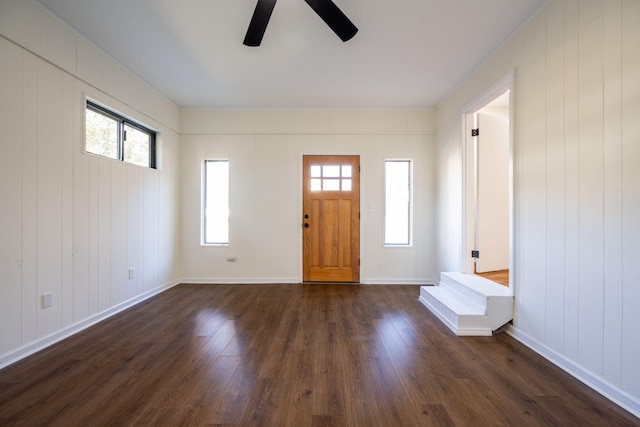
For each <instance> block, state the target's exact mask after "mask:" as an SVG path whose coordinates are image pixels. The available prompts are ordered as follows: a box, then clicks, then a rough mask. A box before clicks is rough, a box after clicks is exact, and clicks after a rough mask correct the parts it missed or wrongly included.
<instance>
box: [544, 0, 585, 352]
mask: <svg viewBox="0 0 640 427" xmlns="http://www.w3.org/2000/svg"><path fill="white" fill-rule="evenodd" d="M576 3H577V2H575V1H574V2H572V3H569V2H568V3H566V5H567V8H566V9H565V31H566V33H567V38H566V40H565V47H564V55H565V56H564V64H565V69H564V74H563V76H564V78H563V80H564V150H565V166H564V167H565V173H564V175H565V197H566V204H565V208H564V215H565V266H564V267H565V268H564V271H565V273H564V350H563V354H565V355H567V357H570V358H572V359H573V360H575V359H577V357H578V330H579V317H578V309H579V305H578V298H576V295H578V294H579V292H580V279H579V277H580V250H581V247H580V162H579V159H580V156H579V149H580V139H579V137H578V136H579V127H578V112H579V109H578V34H577V31H578V30H577V21H578V18H577V15H578V13H577V11H578V8H577V4H576ZM569 34H571V35H569ZM549 327H553V326H552V325H550V326H549Z"/></svg>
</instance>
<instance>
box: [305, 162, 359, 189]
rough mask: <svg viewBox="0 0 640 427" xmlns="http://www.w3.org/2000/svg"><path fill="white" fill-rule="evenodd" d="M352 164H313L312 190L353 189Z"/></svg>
mask: <svg viewBox="0 0 640 427" xmlns="http://www.w3.org/2000/svg"><path fill="white" fill-rule="evenodd" d="M352 169H353V168H352V167H351V165H342V166H340V165H325V166H320V165H312V166H311V170H310V172H311V186H310V188H311V191H352V189H353V186H352V180H351V178H352V176H353V170H352Z"/></svg>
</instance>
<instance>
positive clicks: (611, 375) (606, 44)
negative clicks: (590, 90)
mask: <svg viewBox="0 0 640 427" xmlns="http://www.w3.org/2000/svg"><path fill="white" fill-rule="evenodd" d="M603 60H604V62H603V79H604V87H603V96H604V99H603V106H604V122H603V126H604V127H603V136H604V138H603V140H604V147H603V148H604V152H603V163H604V183H603V185H604V186H603V192H604V246H603V249H604V294H603V304H604V335H603V343H602V344H603V355H602V375H603V376H604V377H605V378H606V379H607V380H609V381H611V382H612V383H613V384H620V382H621V373H622V371H621V362H622V361H621V358H620V353H621V351H622V333H621V331H622V327H623V324H622V301H623V294H622V283H623V282H622V280H623V278H622V271H623V264H622V260H623V253H622V234H623V220H622V202H623V200H622V125H621V117H622V104H621V96H622V4H617V5H615V6H614V7H612V8H611V9H610V10H609V11H608V12H607V13H606V14H605V15H604V27H603Z"/></svg>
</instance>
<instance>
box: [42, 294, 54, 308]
mask: <svg viewBox="0 0 640 427" xmlns="http://www.w3.org/2000/svg"><path fill="white" fill-rule="evenodd" d="M52 305H53V292H47V293H45V294H42V308H48V307H51V306H52Z"/></svg>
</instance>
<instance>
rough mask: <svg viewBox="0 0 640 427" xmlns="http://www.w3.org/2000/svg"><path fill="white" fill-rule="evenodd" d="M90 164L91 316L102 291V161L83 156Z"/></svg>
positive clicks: (96, 307)
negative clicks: (100, 290)
mask: <svg viewBox="0 0 640 427" xmlns="http://www.w3.org/2000/svg"><path fill="white" fill-rule="evenodd" d="M83 157H84V159H85V160H84V161H86V162H87V163H88V164H89V183H90V185H89V314H96V313H98V311H99V302H98V301H99V296H98V292H99V289H100V279H99V278H100V202H99V200H100V193H101V192H100V170H101V167H100V163H101V162H100V160H98V158H97V157H92V156H89V157H87V156H86V155H84V154H83Z"/></svg>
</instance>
